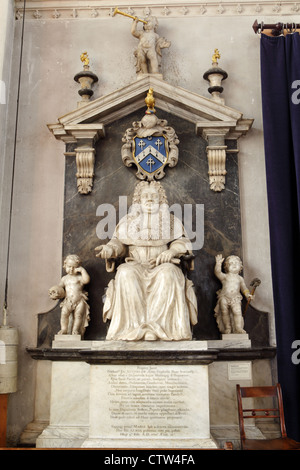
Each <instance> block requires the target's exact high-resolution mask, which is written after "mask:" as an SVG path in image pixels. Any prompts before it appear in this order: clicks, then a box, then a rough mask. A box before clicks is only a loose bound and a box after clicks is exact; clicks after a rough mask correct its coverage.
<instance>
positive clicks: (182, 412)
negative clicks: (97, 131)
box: [83, 365, 216, 448]
mask: <svg viewBox="0 0 300 470" xmlns="http://www.w3.org/2000/svg"><path fill="white" fill-rule="evenodd" d="M90 379H91V395H90V398H91V400H90V438H89V439H88V441H86V442H85V444H84V446H83V447H123V448H124V447H131V448H132V447H152V448H153V447H154V448H155V447H158V448H163V447H170V446H173V447H176V446H177V447H178V445H179V446H186V447H200V448H203V447H216V445H215V443H214V442H213V441H212V440H211V438H210V426H209V396H208V368H207V366H205V365H204V366H203V365H122V366H120V365H116V366H114V365H93V366H91V376H90Z"/></svg>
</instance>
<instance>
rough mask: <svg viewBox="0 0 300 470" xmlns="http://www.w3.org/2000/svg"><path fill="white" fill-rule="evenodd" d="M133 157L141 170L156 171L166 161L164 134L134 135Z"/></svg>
mask: <svg viewBox="0 0 300 470" xmlns="http://www.w3.org/2000/svg"><path fill="white" fill-rule="evenodd" d="M133 158H134V160H135V162H136V165H137V166H138V167H140V169H141V170H142V172H146V173H148V174H154V173H156V172H158V171H159V170H160V169H162V167H164V166H165V165H166V163H167V162H168V142H167V138H166V137H165V136H164V135H159V136H157V135H156V136H148V137H137V136H136V137H134V139H133Z"/></svg>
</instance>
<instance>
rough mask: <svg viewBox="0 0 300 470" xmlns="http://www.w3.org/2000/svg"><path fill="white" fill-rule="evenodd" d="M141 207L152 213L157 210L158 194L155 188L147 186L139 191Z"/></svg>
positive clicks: (144, 210)
mask: <svg viewBox="0 0 300 470" xmlns="http://www.w3.org/2000/svg"><path fill="white" fill-rule="evenodd" d="M141 208H142V211H143V212H146V213H148V214H154V213H156V212H158V210H159V194H158V192H157V191H156V189H155V188H153V187H151V186H149V187H148V188H144V189H143V190H142V192H141Z"/></svg>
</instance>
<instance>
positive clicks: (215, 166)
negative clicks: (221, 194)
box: [206, 145, 227, 191]
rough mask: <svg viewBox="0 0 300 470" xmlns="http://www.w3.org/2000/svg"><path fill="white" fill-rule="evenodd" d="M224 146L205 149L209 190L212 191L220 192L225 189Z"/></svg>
mask: <svg viewBox="0 0 300 470" xmlns="http://www.w3.org/2000/svg"><path fill="white" fill-rule="evenodd" d="M226 149H227V146H226V145H222V146H214V145H208V146H207V147H206V152H207V159H208V175H209V185H210V189H212V190H213V191H222V190H223V189H225V175H226V173H227V172H226Z"/></svg>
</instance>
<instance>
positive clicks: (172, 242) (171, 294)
mask: <svg viewBox="0 0 300 470" xmlns="http://www.w3.org/2000/svg"><path fill="white" fill-rule="evenodd" d="M95 250H96V251H97V252H98V253H97V254H96V256H97V257H100V258H103V259H106V267H107V270H108V271H112V270H113V268H112V266H113V265H114V263H115V260H116V259H117V258H121V259H122V260H123V261H124V262H123V263H121V264H120V265H119V267H118V268H117V272H116V276H115V279H112V280H111V281H110V282H109V284H108V288H107V291H106V298H105V302H104V308H103V320H104V322H106V321H107V320H110V326H109V329H108V333H107V337H106V339H107V340H125V341H138V340H149V341H151V340H152V341H153V340H158V339H160V340H163V341H173V340H175V341H180V340H191V339H192V331H191V325H195V324H196V323H197V300H196V295H195V292H194V287H193V283H192V281H191V280H189V279H187V277H186V276H185V275H184V274H183V271H182V269H181V268H180V263H181V261H180V258H182V257H184V256H187V257H191V255H192V251H191V242H190V240H189V239H188V238H187V236H186V234H185V230H184V227H183V225H182V223H181V222H180V221H179V219H178V218H176V217H175V216H174V215H173V214H171V213H170V211H169V206H168V202H167V198H166V194H165V191H164V189H163V187H162V186H161V184H160V183H159V182H157V181H152V182H151V183H148V182H146V181H143V182H140V183H138V184H137V186H136V189H135V192H134V196H133V204H132V207H131V211H130V212H129V213H128V215H126V216H125V217H123V218H122V219H121V220H120V222H119V224H118V225H117V227H116V229H115V232H114V235H113V237H112V239H111V240H110V241H109V242H108V243H107V244H106V245H100V246H98V247H97V248H95Z"/></svg>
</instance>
